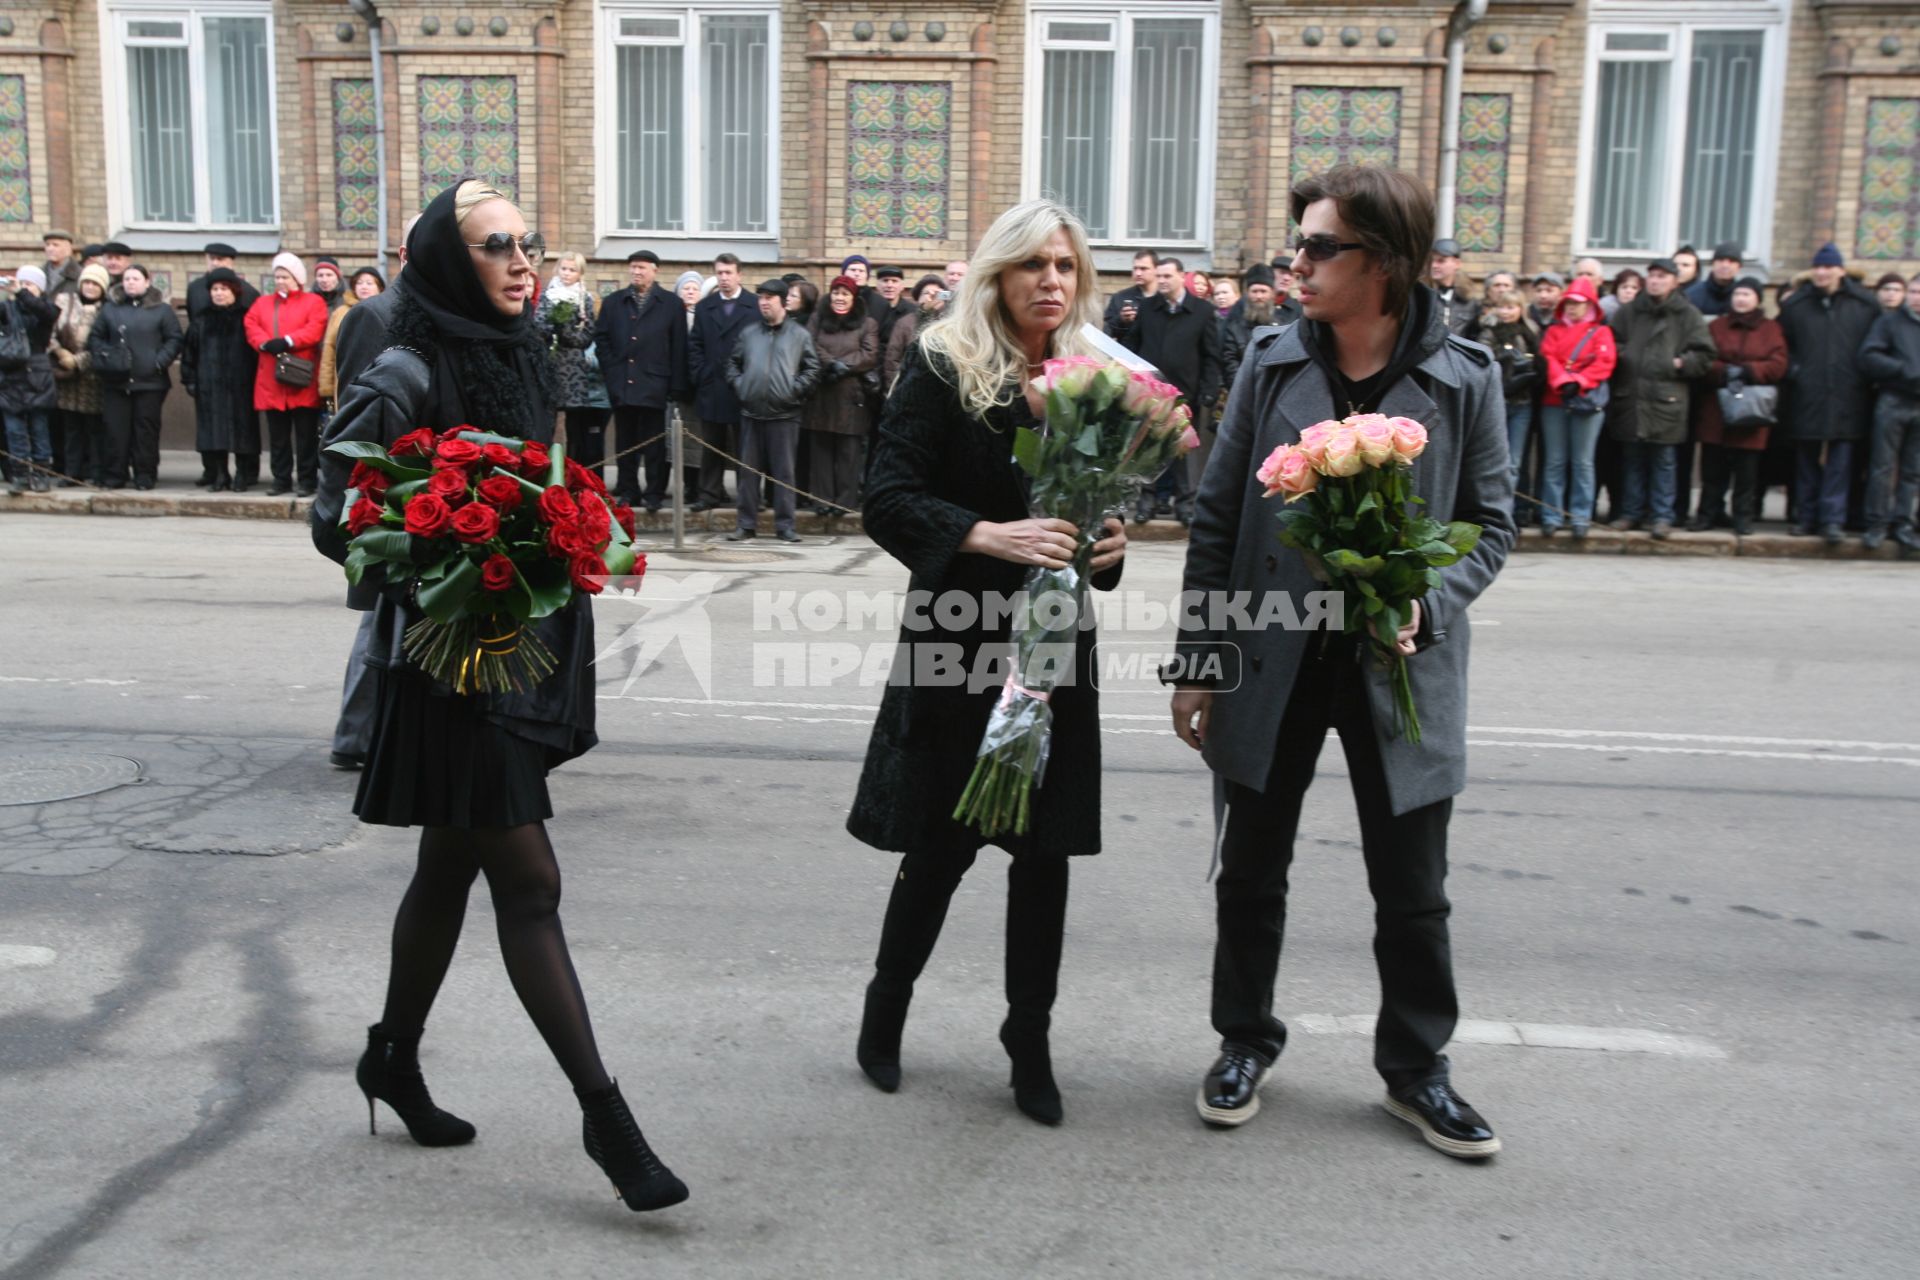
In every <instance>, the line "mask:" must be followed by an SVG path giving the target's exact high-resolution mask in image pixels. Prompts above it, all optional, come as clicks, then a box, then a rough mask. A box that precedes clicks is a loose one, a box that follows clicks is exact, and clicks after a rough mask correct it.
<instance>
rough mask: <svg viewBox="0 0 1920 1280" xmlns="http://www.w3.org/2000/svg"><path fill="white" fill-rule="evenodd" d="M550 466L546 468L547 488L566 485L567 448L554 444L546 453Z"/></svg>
mask: <svg viewBox="0 0 1920 1280" xmlns="http://www.w3.org/2000/svg"><path fill="white" fill-rule="evenodd" d="M548 457H549V458H550V459H551V460H552V465H550V466H549V467H548V468H547V488H549V489H551V488H553V487H554V486H555V485H561V486H564V485H565V484H566V483H567V446H565V445H564V444H556V445H554V446H552V448H551V449H550V450H549V452H548Z"/></svg>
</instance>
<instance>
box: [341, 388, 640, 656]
mask: <svg viewBox="0 0 1920 1280" xmlns="http://www.w3.org/2000/svg"><path fill="white" fill-rule="evenodd" d="M327 452H329V453H333V454H338V455H339V456H341V457H343V458H351V459H353V460H354V466H353V475H352V478H351V479H350V480H349V481H348V486H349V487H348V491H347V495H346V500H345V502H344V503H343V504H342V512H341V517H340V523H341V526H342V527H343V528H344V529H345V530H346V533H347V537H348V539H349V541H348V544H347V560H346V571H347V581H348V582H353V583H358V582H359V581H360V580H361V578H362V577H363V576H364V575H365V573H366V571H367V568H368V567H369V566H370V565H381V566H383V567H384V568H385V571H386V575H387V581H388V582H389V583H396V584H405V585H406V586H407V587H408V588H409V590H410V591H411V592H412V594H413V596H414V599H415V600H416V602H417V603H418V604H419V606H420V611H421V613H422V615H424V616H422V617H421V618H420V620H419V621H417V622H415V623H413V624H412V625H410V626H409V627H408V628H407V630H406V635H405V637H404V643H405V648H406V653H407V656H408V657H409V658H410V659H412V660H413V661H414V662H415V663H416V664H417V665H418V666H419V667H420V668H421V670H423V671H425V672H426V673H427V674H428V675H430V676H432V677H434V678H435V679H437V680H442V681H445V682H446V683H447V684H450V685H452V686H453V688H454V691H455V692H456V693H504V692H507V691H509V690H511V691H513V692H516V693H518V692H521V691H523V690H525V689H527V688H530V687H532V686H533V685H536V684H538V683H539V682H540V681H541V680H543V679H545V678H546V677H547V676H548V675H549V674H550V673H551V672H552V671H553V665H554V660H553V654H552V653H550V652H549V651H548V649H547V647H546V645H544V644H542V643H541V641H540V638H539V637H538V636H537V635H536V634H535V633H534V628H533V627H531V626H530V625H528V624H529V623H532V622H534V621H536V620H538V619H540V618H544V617H547V616H548V615H549V614H552V613H555V612H557V611H558V610H560V609H561V608H564V607H565V606H566V604H567V602H568V601H570V600H571V599H573V593H574V592H576V591H580V592H584V593H585V594H587V595H596V594H598V593H599V591H600V589H601V587H602V585H603V584H604V580H605V579H606V578H608V577H617V576H621V575H627V574H642V573H645V572H646V557H645V556H640V555H636V554H635V552H634V549H633V510H632V508H630V507H628V506H627V505H626V504H625V503H618V502H613V501H612V500H610V499H609V497H608V496H607V486H606V482H605V481H604V480H602V479H601V478H600V476H599V473H597V472H594V471H589V470H587V469H586V468H585V467H582V466H581V465H579V464H578V463H576V462H572V461H569V460H568V459H567V457H566V452H565V450H564V449H563V448H561V447H560V446H554V447H553V448H552V449H549V448H547V446H545V445H542V444H539V443H536V442H534V441H530V440H516V439H513V438H512V437H509V436H498V435H491V434H488V433H486V432H483V431H476V430H474V429H473V428H472V427H465V426H461V427H454V428H453V429H452V430H449V431H443V432H441V433H440V434H439V435H435V434H434V433H433V432H432V431H431V430H430V429H428V428H425V427H422V428H421V429H420V430H418V431H410V432H408V433H407V434H406V435H403V436H401V437H400V438H399V439H398V440H395V441H394V442H393V445H392V447H390V448H386V447H382V446H381V445H378V444H374V443H372V442H371V441H365V440H346V441H342V442H340V443H339V444H334V445H329V446H328V448H327Z"/></svg>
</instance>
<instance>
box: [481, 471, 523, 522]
mask: <svg viewBox="0 0 1920 1280" xmlns="http://www.w3.org/2000/svg"><path fill="white" fill-rule="evenodd" d="M520 494H521V490H520V482H519V481H518V480H515V479H514V478H513V477H512V476H488V477H487V478H486V479H485V480H482V481H481V482H480V501H482V502H484V503H486V504H487V505H488V506H490V507H492V508H493V509H494V510H496V511H498V512H499V513H500V514H501V515H505V514H506V513H507V512H509V511H512V510H514V509H515V508H516V507H518V506H519V505H520Z"/></svg>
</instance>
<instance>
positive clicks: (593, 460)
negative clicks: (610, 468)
mask: <svg viewBox="0 0 1920 1280" xmlns="http://www.w3.org/2000/svg"><path fill="white" fill-rule="evenodd" d="M612 412H613V411H612V410H611V409H588V408H574V409H568V410H567V411H566V415H567V456H568V457H569V458H572V459H573V460H574V461H575V462H577V463H579V464H580V465H581V466H583V467H585V468H586V469H587V470H589V471H591V472H593V473H594V474H596V475H598V474H599V473H600V470H601V468H602V467H603V466H605V465H606V459H607V418H608V416H609V415H611V414H612ZM601 478H602V479H605V477H604V476H602V477H601Z"/></svg>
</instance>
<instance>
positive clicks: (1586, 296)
mask: <svg viewBox="0 0 1920 1280" xmlns="http://www.w3.org/2000/svg"><path fill="white" fill-rule="evenodd" d="M1540 359H1541V360H1542V361H1543V362H1544V363H1545V364H1546V366H1547V380H1546V386H1545V388H1544V390H1543V392H1542V394H1541V398H1540V448H1541V453H1542V455H1543V459H1544V460H1543V462H1542V464H1541V467H1540V502H1541V510H1540V532H1541V534H1543V535H1544V536H1546V537H1549V538H1551V537H1552V536H1553V535H1554V532H1555V531H1556V530H1558V529H1559V528H1560V524H1561V521H1562V520H1565V522H1566V523H1567V524H1569V525H1571V526H1572V528H1573V536H1574V537H1576V538H1584V537H1586V536H1587V529H1588V527H1589V526H1591V525H1592V524H1593V450H1594V446H1595V445H1596V444H1597V443H1598V442H1599V439H1600V426H1601V420H1602V419H1603V418H1604V417H1605V416H1606V414H1605V413H1604V412H1603V410H1604V409H1605V408H1606V403H1607V402H1606V395H1607V391H1606V388H1607V379H1608V378H1610V377H1612V376H1613V362H1614V359H1615V352H1614V346H1613V331H1612V330H1610V329H1608V328H1607V326H1606V323H1605V320H1604V318H1603V317H1602V316H1601V314H1600V296H1599V295H1598V294H1597V293H1595V292H1594V289H1593V282H1592V281H1591V280H1588V279H1587V278H1586V277H1584V276H1575V277H1574V279H1573V283H1572V284H1570V285H1568V286H1567V291H1566V292H1565V293H1563V294H1561V295H1560V301H1559V303H1558V305H1556V306H1555V307H1554V309H1553V320H1552V321H1551V322H1550V323H1549V324H1548V325H1547V328H1546V332H1544V333H1542V334H1541V335H1540ZM1569 481H1571V483H1569Z"/></svg>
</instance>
